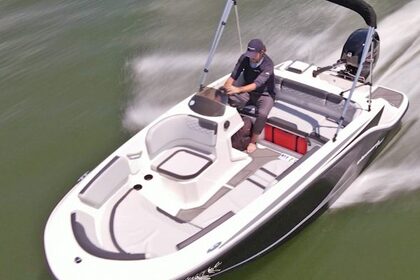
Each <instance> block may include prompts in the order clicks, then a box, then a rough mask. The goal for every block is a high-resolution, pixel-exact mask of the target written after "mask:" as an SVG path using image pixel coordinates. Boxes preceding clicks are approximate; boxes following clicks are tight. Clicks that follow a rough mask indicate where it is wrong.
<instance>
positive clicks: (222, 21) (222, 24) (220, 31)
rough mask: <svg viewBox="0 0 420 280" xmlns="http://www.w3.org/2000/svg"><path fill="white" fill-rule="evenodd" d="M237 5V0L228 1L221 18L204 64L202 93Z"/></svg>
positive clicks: (201, 81) (201, 80)
mask: <svg viewBox="0 0 420 280" xmlns="http://www.w3.org/2000/svg"><path fill="white" fill-rule="evenodd" d="M235 4H236V1H235V0H227V1H226V5H225V9H224V10H223V14H222V17H221V18H220V22H219V25H218V27H217V30H216V34H215V35H214V39H213V43H212V45H211V48H210V52H209V56H208V57H207V61H206V63H205V64H204V69H203V73H202V75H201V79H200V89H199V90H200V91H201V90H203V88H204V83H205V82H206V78H207V74H208V72H209V67H210V64H211V62H212V61H213V58H214V54H215V53H216V49H217V46H218V45H219V42H220V38H221V37H222V34H223V31H224V29H225V26H226V23H227V19H228V18H229V15H230V11H231V10H232V7H233V5H235Z"/></svg>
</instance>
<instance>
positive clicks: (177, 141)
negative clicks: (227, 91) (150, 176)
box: [146, 115, 217, 159]
mask: <svg viewBox="0 0 420 280" xmlns="http://www.w3.org/2000/svg"><path fill="white" fill-rule="evenodd" d="M216 133H217V123H216V122H213V121H209V120H206V119H202V118H198V117H195V116H191V115H174V116H170V117H168V118H166V119H163V120H161V121H160V122H158V123H156V124H155V125H154V126H152V127H151V128H150V129H149V131H148V133H147V135H146V147H147V152H148V154H149V158H150V159H153V158H155V157H156V156H157V155H159V153H161V152H163V151H165V150H168V149H171V148H174V147H186V148H189V149H191V150H195V151H198V152H201V153H204V154H214V150H215V146H216Z"/></svg>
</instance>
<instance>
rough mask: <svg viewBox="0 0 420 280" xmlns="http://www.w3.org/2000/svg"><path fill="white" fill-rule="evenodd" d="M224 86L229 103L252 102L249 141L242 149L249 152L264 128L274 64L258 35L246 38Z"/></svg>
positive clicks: (240, 105)
mask: <svg viewBox="0 0 420 280" xmlns="http://www.w3.org/2000/svg"><path fill="white" fill-rule="evenodd" d="M241 74H242V77H241ZM240 77H241V79H240ZM242 78H243V79H242ZM224 88H225V89H226V91H227V94H228V95H229V100H230V103H231V105H232V106H235V107H238V108H243V107H244V106H246V105H254V106H255V107H256V119H255V123H254V126H253V129H252V137H251V142H250V143H249V144H248V147H247V149H246V150H247V152H248V153H252V152H254V151H255V150H256V149H257V146H256V143H257V139H258V136H259V135H260V134H261V132H262V130H263V129H264V125H265V122H266V121H267V116H268V114H269V112H270V110H271V108H272V107H273V105H274V99H275V91H274V64H273V61H272V60H271V59H270V57H269V56H268V55H267V54H266V47H265V45H264V44H263V42H262V41H261V40H260V39H252V40H251V41H249V43H248V47H247V51H246V52H245V53H244V54H242V55H241V56H240V57H239V59H238V62H237V63H236V65H235V68H234V69H233V71H232V74H231V75H230V77H229V78H228V79H227V80H226V82H225V84H224Z"/></svg>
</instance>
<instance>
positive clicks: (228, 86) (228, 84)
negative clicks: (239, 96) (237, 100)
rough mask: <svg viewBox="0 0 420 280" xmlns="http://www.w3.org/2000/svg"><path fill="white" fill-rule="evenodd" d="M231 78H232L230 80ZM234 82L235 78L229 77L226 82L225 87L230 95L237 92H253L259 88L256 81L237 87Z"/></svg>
mask: <svg viewBox="0 0 420 280" xmlns="http://www.w3.org/2000/svg"><path fill="white" fill-rule="evenodd" d="M230 79H232V80H231V81H230ZM233 82H234V80H233V78H229V79H227V81H226V82H225V85H224V88H225V89H226V90H227V94H228V95H231V94H236V93H243V92H251V91H253V90H255V89H256V88H257V85H256V84H255V83H251V84H248V85H245V86H241V87H235V86H233V85H232V84H233Z"/></svg>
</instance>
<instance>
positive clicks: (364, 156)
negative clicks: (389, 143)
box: [357, 138, 384, 165]
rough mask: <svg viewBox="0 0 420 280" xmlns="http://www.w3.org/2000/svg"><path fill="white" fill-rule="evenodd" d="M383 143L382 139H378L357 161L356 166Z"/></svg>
mask: <svg viewBox="0 0 420 280" xmlns="http://www.w3.org/2000/svg"><path fill="white" fill-rule="evenodd" d="M383 141H384V138H382V139H379V140H378V142H376V143H375V145H373V146H372V147H371V148H370V149H369V151H367V152H366V154H364V155H363V156H362V157H361V158H360V159H359V160H358V161H357V165H359V163H361V162H362V161H363V160H364V159H365V158H366V157H367V156H368V155H370V154H371V153H372V152H373V151H374V150H375V149H376V148H378V147H379V145H381V144H382V142H383Z"/></svg>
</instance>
